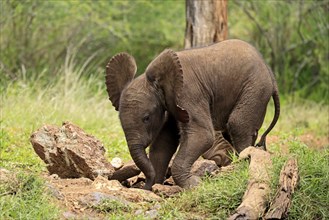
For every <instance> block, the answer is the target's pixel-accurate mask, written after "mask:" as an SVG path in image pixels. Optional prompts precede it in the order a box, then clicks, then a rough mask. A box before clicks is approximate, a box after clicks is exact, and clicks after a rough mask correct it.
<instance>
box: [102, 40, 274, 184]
mask: <svg viewBox="0 0 329 220" xmlns="http://www.w3.org/2000/svg"><path fill="white" fill-rule="evenodd" d="M136 69H137V67H136V63H135V60H134V58H133V57H132V56H130V55H129V54H127V53H119V54H117V55H115V56H114V57H113V58H112V59H111V60H110V61H109V63H108V65H107V67H106V86H107V92H108V95H109V99H110V100H111V102H112V104H113V106H114V107H115V109H116V110H118V111H119V118H120V121H121V125H122V128H123V130H124V133H125V137H126V140H127V144H128V147H129V151H130V154H131V156H132V158H133V160H134V162H135V163H136V165H137V166H138V167H139V168H140V169H141V170H142V172H143V173H144V174H145V176H146V183H145V187H144V188H145V189H151V187H152V185H153V184H155V183H162V182H163V181H164V177H165V174H166V171H167V168H168V164H169V161H170V160H171V158H172V156H173V154H174V153H175V152H176V150H177V148H178V146H179V149H178V152H177V154H176V156H175V158H174V160H173V164H172V168H171V171H172V175H173V178H174V180H175V182H176V184H178V185H179V186H181V187H184V188H189V187H193V186H196V185H197V184H198V183H199V182H200V180H199V178H197V177H196V176H193V175H192V174H191V172H190V171H191V166H192V165H193V163H194V162H195V161H196V160H197V159H198V158H199V157H200V156H201V155H205V157H206V158H207V157H208V158H211V157H212V156H214V155H213V154H216V152H215V153H212V150H211V149H210V148H211V147H212V146H213V144H214V143H216V142H214V140H215V136H217V134H218V132H219V134H220V135H219V136H218V137H219V139H218V143H224V144H225V145H227V143H229V144H231V145H232V146H233V148H234V149H235V150H236V151H237V152H238V153H239V152H241V151H242V150H243V149H245V148H246V147H248V146H253V145H254V144H255V141H256V139H257V135H258V130H259V129H260V127H261V125H262V123H263V120H264V117H265V113H266V106H267V104H268V102H269V100H270V98H271V97H273V100H274V105H275V113H274V119H273V121H272V123H271V124H270V126H269V128H268V129H267V130H266V131H265V133H264V134H263V135H262V137H261V139H260V142H259V143H258V144H257V145H259V146H263V147H264V148H265V138H266V135H267V134H268V133H269V132H270V131H271V129H272V128H273V127H274V125H275V124H276V122H277V120H278V118H279V111H280V103H279V95H278V88H277V84H276V81H275V79H274V76H273V73H272V72H271V70H270V69H269V68H268V66H267V65H266V64H265V63H264V60H263V59H262V57H261V55H260V54H259V53H258V52H257V50H256V49H255V48H254V47H252V46H251V45H249V44H248V43H246V42H243V41H241V40H226V41H223V42H220V43H217V44H213V45H211V46H208V47H201V48H195V49H189V50H183V51H178V52H174V51H172V50H170V49H167V50H164V51H163V52H162V53H161V54H160V55H159V56H158V57H156V58H155V59H154V60H153V61H152V62H151V63H150V64H149V66H148V67H147V69H146V70H145V73H144V74H142V75H140V76H139V77H137V78H135V79H134V75H135V73H136ZM224 138H225V139H224ZM149 145H150V151H149V157H148V156H147V154H146V151H145V149H146V147H148V146H149ZM214 145H215V144H214ZM214 157H216V155H215V156H214Z"/></svg>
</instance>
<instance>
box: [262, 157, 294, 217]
mask: <svg viewBox="0 0 329 220" xmlns="http://www.w3.org/2000/svg"><path fill="white" fill-rule="evenodd" d="M297 183H298V166H297V161H296V160H295V159H290V160H288V161H287V163H286V165H285V166H284V167H283V168H282V170H281V173H280V180H279V184H280V187H279V189H278V191H277V193H276V196H275V198H274V200H273V202H272V204H271V206H270V208H269V211H268V212H267V214H266V215H265V219H283V218H286V217H287V213H288V209H289V207H290V204H291V198H292V194H293V192H294V190H295V188H296V186H297Z"/></svg>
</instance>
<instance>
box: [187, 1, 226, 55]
mask: <svg viewBox="0 0 329 220" xmlns="http://www.w3.org/2000/svg"><path fill="white" fill-rule="evenodd" d="M227 35H228V28H227V0H206V1H203V0H186V32H185V48H186V49H187V48H191V47H196V46H206V45H210V44H212V43H215V42H219V41H223V40H225V39H227Z"/></svg>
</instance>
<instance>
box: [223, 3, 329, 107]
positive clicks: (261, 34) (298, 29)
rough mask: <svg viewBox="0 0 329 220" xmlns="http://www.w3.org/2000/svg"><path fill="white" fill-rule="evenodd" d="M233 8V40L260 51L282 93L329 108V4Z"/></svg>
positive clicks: (230, 18)
mask: <svg viewBox="0 0 329 220" xmlns="http://www.w3.org/2000/svg"><path fill="white" fill-rule="evenodd" d="M233 3H234V4H230V5H229V10H230V13H229V14H232V16H230V17H229V22H230V24H229V29H230V30H231V37H237V38H241V39H245V40H247V41H249V42H251V43H252V44H253V45H255V46H256V47H257V48H259V50H260V52H261V53H262V55H263V56H264V58H265V60H266V61H267V62H268V63H269V65H270V66H271V68H272V70H273V72H274V73H275V74H276V77H277V80H278V83H279V88H280V91H281V93H283V94H292V95H296V96H300V97H303V98H309V99H313V100H316V101H319V102H325V103H326V104H328V103H329V89H328V83H329V66H328V51H329V42H328V36H329V26H328V19H329V17H328V13H327V11H328V8H329V1H328V0H321V1H303V0H299V1H255V0H248V1H239V0H236V1H233ZM234 14H238V15H239V16H233V15H234ZM246 21H247V22H246Z"/></svg>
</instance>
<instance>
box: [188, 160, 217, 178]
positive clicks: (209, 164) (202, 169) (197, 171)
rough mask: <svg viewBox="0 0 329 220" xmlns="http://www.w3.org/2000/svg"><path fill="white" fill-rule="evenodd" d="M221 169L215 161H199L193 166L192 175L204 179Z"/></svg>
mask: <svg viewBox="0 0 329 220" xmlns="http://www.w3.org/2000/svg"><path fill="white" fill-rule="evenodd" d="M219 169H220V168H219V167H218V166H217V164H216V162H215V161H213V160H197V161H195V163H194V164H193V166H192V169H191V173H192V174H193V175H195V176H199V177H203V176H205V175H209V174H211V173H213V172H215V171H216V170H219Z"/></svg>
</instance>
